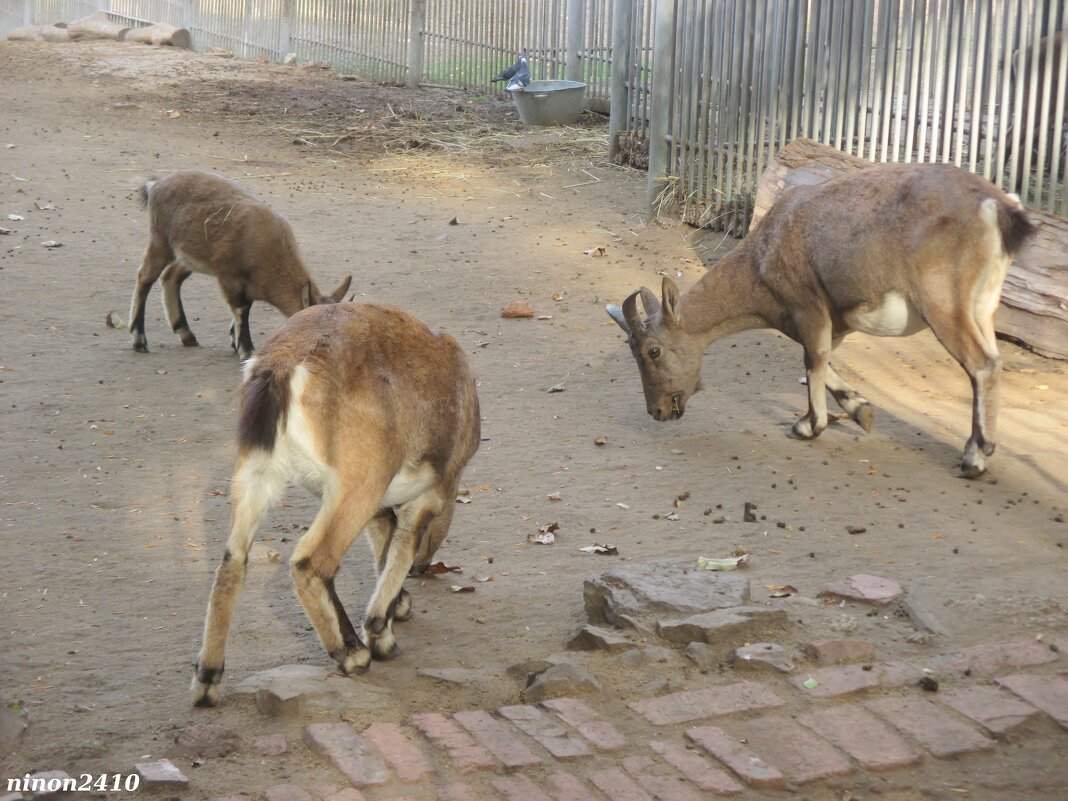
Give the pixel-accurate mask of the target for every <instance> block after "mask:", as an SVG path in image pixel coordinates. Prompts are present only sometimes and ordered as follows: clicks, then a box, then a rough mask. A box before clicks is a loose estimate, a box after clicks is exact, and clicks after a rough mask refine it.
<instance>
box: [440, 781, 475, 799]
mask: <svg viewBox="0 0 1068 801" xmlns="http://www.w3.org/2000/svg"><path fill="white" fill-rule="evenodd" d="M438 801H481V799H480V798H479V796H477V795H475V793H474V791H473V790H472V789H471V787H470V785H467V784H464V783H463V782H451V783H449V784H446V785H444V786H442V787H440V788H439V789H438Z"/></svg>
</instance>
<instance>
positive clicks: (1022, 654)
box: [924, 637, 1057, 676]
mask: <svg viewBox="0 0 1068 801" xmlns="http://www.w3.org/2000/svg"><path fill="white" fill-rule="evenodd" d="M1056 658H1057V654H1056V653H1055V652H1053V651H1051V650H1050V649H1049V646H1048V645H1046V644H1045V643H1041V642H1038V641H1037V640H1035V639H1034V638H1032V637H1016V638H1014V639H1011V640H1006V641H1005V642H992V643H986V644H985V645H976V646H975V647H974V648H965V649H964V650H963V651H957V652H955V653H952V654H944V655H942V656H937V657H935V658H934V659H930V660H926V661H925V662H924V664H926V665H927V666H928V667H930V668H933V669H934V670H935V671H940V672H950V671H958V672H961V673H963V672H965V671H968V672H969V674H971V675H973V676H996V675H997V674H999V673H1004V672H1005V671H1007V670H1015V669H1016V668H1022V667H1032V666H1034V665H1044V664H1045V663H1046V662H1052V661H1053V660H1054V659H1056Z"/></svg>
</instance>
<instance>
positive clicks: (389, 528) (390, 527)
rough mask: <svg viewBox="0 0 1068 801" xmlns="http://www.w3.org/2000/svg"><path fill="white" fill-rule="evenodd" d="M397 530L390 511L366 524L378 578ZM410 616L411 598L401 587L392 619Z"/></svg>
mask: <svg viewBox="0 0 1068 801" xmlns="http://www.w3.org/2000/svg"><path fill="white" fill-rule="evenodd" d="M396 528H397V515H396V514H395V513H394V512H393V510H392V509H386V510H384V511H380V512H379V513H378V515H377V516H376V517H375V518H374V519H373V520H372V521H371V522H370V523H368V524H367V528H365V529H364V533H365V534H366V535H367V540H368V542H369V543H370V545H371V552H372V553H373V554H374V558H375V575H376V576H380V575H382V573H384V572H385V570H386V558H387V557H388V556H389V548H390V543H392V541H393V532H394V531H396ZM411 616H412V596H411V594H410V593H409V592H408V591H407V590H406V589H404V588H403V587H402V588H401V589H400V591H399V592H398V593H397V598H396V603H395V604H394V609H393V619H394V620H400V621H405V620H407V619H408V618H410V617H411Z"/></svg>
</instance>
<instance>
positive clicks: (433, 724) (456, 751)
mask: <svg viewBox="0 0 1068 801" xmlns="http://www.w3.org/2000/svg"><path fill="white" fill-rule="evenodd" d="M411 723H412V725H413V726H415V727H416V728H417V729H419V731H421V732H422V733H423V734H425V735H426V736H427V738H428V739H429V740H430V741H431V742H432V743H434V745H436V746H437V747H438V748H443V749H445V752H446V753H447V754H448V755H449V759H450V760H451V762H452V767H453V768H455V769H456V770H458V771H460V773H470V772H471V771H473V770H484V769H485V768H492V767H496V765H497V760H495V759H494V758H493V756H492V755H491V754H490V752H489V751H487V750H486V749H485V748H483V747H482V746H481V745H479V744H478V743H476V742H475V741H474V740H472V739H471V737H470V736H469V735H468V734H467V733H466V732H464V731H462V730H461V729H460V728H459V727H458V726H457V725H456V724H455V723H453V722H452V721H451V720H449V719H448V718H446V717H445V716H444V715H441V714H439V713H437V712H424V713H422V714H419V715H412V717H411Z"/></svg>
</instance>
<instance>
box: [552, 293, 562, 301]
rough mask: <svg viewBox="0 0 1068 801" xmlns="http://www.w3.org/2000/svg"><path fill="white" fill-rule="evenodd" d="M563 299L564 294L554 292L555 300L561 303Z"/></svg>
mask: <svg viewBox="0 0 1068 801" xmlns="http://www.w3.org/2000/svg"><path fill="white" fill-rule="evenodd" d="M563 299H564V293H563V292H553V300H555V301H557V302H559V301H561V300H563Z"/></svg>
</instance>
